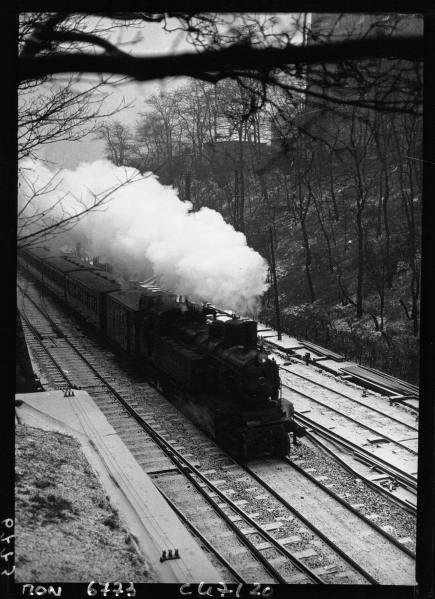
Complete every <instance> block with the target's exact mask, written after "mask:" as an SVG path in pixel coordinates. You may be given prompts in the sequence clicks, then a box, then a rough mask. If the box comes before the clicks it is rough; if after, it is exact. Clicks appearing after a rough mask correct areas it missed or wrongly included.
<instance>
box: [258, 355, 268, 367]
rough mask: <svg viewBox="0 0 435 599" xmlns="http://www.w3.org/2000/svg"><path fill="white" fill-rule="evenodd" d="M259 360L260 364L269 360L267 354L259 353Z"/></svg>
mask: <svg viewBox="0 0 435 599" xmlns="http://www.w3.org/2000/svg"><path fill="white" fill-rule="evenodd" d="M257 360H258V361H259V362H260V364H264V363H265V362H267V354H265V353H259V354H258V356H257Z"/></svg>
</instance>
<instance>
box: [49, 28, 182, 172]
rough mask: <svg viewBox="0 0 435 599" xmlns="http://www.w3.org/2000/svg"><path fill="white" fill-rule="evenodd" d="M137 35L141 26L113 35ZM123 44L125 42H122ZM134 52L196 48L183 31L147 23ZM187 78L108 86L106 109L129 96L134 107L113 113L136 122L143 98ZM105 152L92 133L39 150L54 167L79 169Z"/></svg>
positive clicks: (122, 39) (125, 38) (116, 40)
mask: <svg viewBox="0 0 435 599" xmlns="http://www.w3.org/2000/svg"><path fill="white" fill-rule="evenodd" d="M136 35H137V30H130V31H129V30H127V29H126V28H123V31H122V34H121V36H118V38H112V41H113V42H114V43H119V42H121V43H126V42H128V41H130V40H132V39H134V37H135V36H136ZM121 47H122V46H121ZM128 47H129V48H131V49H132V52H133V53H134V54H147V55H156V54H166V53H177V52H178V53H180V52H188V51H192V46H191V45H190V44H189V43H188V42H187V41H186V40H185V38H184V35H183V36H182V35H180V33H168V32H166V31H165V30H164V29H163V27H162V26H161V25H159V24H147V23H146V24H145V25H144V27H143V29H142V32H141V39H140V40H139V41H137V42H136V43H135V44H134V45H132V46H128ZM184 81H185V78H175V77H172V78H168V79H164V80H156V81H153V82H144V83H142V82H135V81H133V82H130V83H123V84H122V85H119V86H106V87H105V90H104V91H107V92H109V93H110V94H111V95H110V97H109V98H107V100H105V102H104V107H105V110H107V111H108V112H110V111H111V110H113V109H115V108H116V107H117V106H118V105H119V104H120V102H121V101H122V100H123V99H125V103H126V104H128V105H130V104H131V107H129V108H126V109H124V110H123V111H122V112H120V113H119V114H118V115H116V116H114V117H112V118H117V119H119V120H121V121H122V122H123V123H125V124H131V125H134V123H135V122H136V118H137V114H138V112H139V111H141V110H143V108H144V106H143V99H144V98H145V97H146V96H149V95H150V94H153V93H158V92H160V91H166V90H168V89H172V88H173V87H175V86H177V85H181V84H182V83H183V82H184ZM103 155H104V143H103V142H102V141H99V140H95V139H94V138H93V136H92V135H88V136H86V137H85V138H83V139H82V140H80V141H73V142H71V141H64V142H57V143H54V144H47V145H46V146H44V147H43V148H41V150H40V151H39V156H40V157H41V158H42V159H45V160H47V161H48V166H49V168H51V169H52V170H55V169H56V167H62V168H69V169H75V168H77V166H78V165H79V164H80V163H91V162H94V161H96V160H99V159H101V158H102V157H103Z"/></svg>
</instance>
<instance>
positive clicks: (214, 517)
mask: <svg viewBox="0 0 435 599" xmlns="http://www.w3.org/2000/svg"><path fill="white" fill-rule="evenodd" d="M26 301H27V300H26ZM32 305H33V306H34V307H33V308H30V306H28V303H26V313H27V316H29V310H36V306H35V304H32ZM44 318H45V319H46V320H44ZM47 318H50V317H49V316H48V315H47V314H46V315H43V314H42V313H41V312H39V316H38V315H37V314H33V315H32V317H31V319H32V320H34V319H36V320H38V319H39V321H38V322H37V323H36V326H35V324H34V323H30V322H29V324H30V325H31V327H33V329H32V328H31V327H29V328H28V329H27V331H26V334H27V335H30V334H32V335H36V337H35V338H34V341H33V344H34V345H35V344H36V343H39V344H40V346H42V347H41V350H40V351H41V352H43V355H44V357H45V359H46V360H48V357H47V356H49V358H50V359H51V358H54V360H55V362H56V364H54V366H55V368H56V373H55V374H56V376H54V373H52V375H51V376H52V380H53V382H54V384H56V385H57V386H64V387H67V386H68V387H69V386H71V384H75V385H76V386H80V387H81V388H82V389H86V390H87V391H88V393H89V394H90V395H91V397H93V399H94V401H95V403H96V404H97V405H98V406H99V407H100V409H101V410H102V412H103V413H104V414H105V415H106V418H107V419H108V420H109V422H110V423H111V424H112V426H113V427H114V428H115V430H116V431H117V432H118V434H119V435H120V437H121V438H122V439H123V440H124V442H125V443H126V445H127V446H128V447H129V448H130V450H131V451H132V453H133V454H134V455H135V456H136V459H137V460H138V462H139V463H140V464H141V465H142V467H143V468H144V469H145V470H146V471H147V472H148V474H149V475H150V476H151V477H152V478H153V479H154V482H155V484H156V486H157V487H158V488H159V489H160V491H161V492H162V494H163V495H164V496H165V498H166V499H167V500H168V501H170V502H171V503H172V504H174V507H175V508H176V509H177V510H178V511H179V512H180V514H183V517H184V519H185V520H186V521H187V522H188V523H189V524H190V526H191V527H192V528H193V533H194V534H197V535H198V536H199V535H201V536H202V537H203V543H204V544H205V545H206V546H207V547H208V550H209V551H212V552H214V553H215V555H216V558H217V559H218V560H219V561H220V563H221V564H223V567H224V568H225V569H226V572H228V571H229V574H227V580H228V581H229V582H232V581H233V580H236V581H239V582H254V581H256V580H259V579H260V578H261V580H262V582H265V583H266V582H272V583H273V582H281V583H284V582H285V583H296V582H304V583H317V584H328V583H335V584H337V583H340V582H341V583H346V584H397V581H398V580H399V579H400V577H401V576H407V577H408V584H409V583H410V582H409V580H410V578H409V577H412V576H413V575H412V572H413V557H412V555H409V554H407V553H406V551H401V549H400V548H398V547H397V546H396V545H395V544H394V543H391V542H389V541H388V543H387V545H386V547H388V548H389V550H390V551H392V552H393V555H392V556H390V564H391V560H392V561H393V562H394V563H395V564H399V566H398V571H397V573H395V574H394V576H391V574H387V573H386V572H381V571H379V567H378V566H377V567H375V566H373V569H374V573H371V572H370V571H367V570H366V569H364V568H361V567H360V566H359V564H358V563H357V562H356V561H355V560H353V559H352V557H350V556H349V555H347V554H346V552H344V551H342V550H341V549H340V548H339V547H338V546H336V545H335V543H334V542H333V541H331V539H330V538H329V537H327V536H325V535H324V534H323V533H321V532H320V531H319V530H318V529H317V528H316V526H314V525H313V524H312V523H311V522H310V521H309V519H307V518H306V516H304V515H302V513H299V512H297V511H296V510H295V509H294V508H292V506H290V504H288V503H287V502H286V501H283V499H282V497H280V496H279V495H278V494H277V493H276V492H275V491H274V490H273V488H272V486H271V485H269V484H266V482H265V481H263V482H261V486H260V487H259V488H258V494H257V490H256V489H255V487H253V486H252V485H253V482H255V481H253V478H252V477H253V476H254V473H253V471H252V472H251V473H249V472H247V471H246V470H243V468H242V467H241V466H239V465H238V464H236V463H235V462H233V460H232V459H231V458H229V457H228V456H227V455H226V454H225V453H224V452H223V451H222V450H220V449H219V448H218V447H217V446H216V445H215V444H214V443H213V442H212V441H211V440H210V439H209V438H207V437H206V436H205V435H203V434H202V433H200V432H199V431H198V430H197V429H196V428H195V427H194V426H193V425H192V424H191V423H190V422H189V421H188V420H186V419H185V418H184V417H183V416H182V415H181V414H180V413H179V412H178V411H177V410H176V409H175V408H174V407H173V406H172V405H171V404H169V403H168V402H166V400H164V399H163V398H162V397H161V396H160V395H159V394H158V393H157V392H156V391H155V390H153V389H150V388H149V387H148V385H145V384H143V383H139V384H138V383H137V382H134V383H131V381H130V380H126V379H125V376H124V377H122V374H121V375H119V373H118V372H117V370H118V369H117V368H112V372H107V370H108V367H107V363H106V365H104V357H105V356H104V352H103V355H101V352H99V351H98V350H96V348H95V347H93V348H91V349H89V347H88V346H89V345H90V342H89V341H87V340H84V339H83V337H82V338H79V339H76V338H74V335H73V336H71V338H70V337H69V336H68V333H67V332H66V331H65V332H64V331H62V330H60V329H59V328H58V324H56V322H54V321H53V320H52V319H49V320H47ZM73 328H74V327H70V329H73ZM49 344H51V345H49ZM41 355H42V354H41ZM54 366H53V367H54ZM47 367H48V362H47ZM102 367H103V368H104V369H105V370H106V372H105V375H106V376H103V375H102V374H101V373H100V372H99V370H101V368H102ZM62 373H63V374H62ZM109 377H111V378H110V380H109ZM62 378H63V380H62V381H61V379H62ZM168 425H170V426H168ZM183 443H184V445H183ZM186 445H189V447H186ZM195 449H196V451H195ZM190 451H194V452H195V453H192V454H190V453H189V452H190ZM198 456H200V457H198ZM222 475H224V476H225V478H222ZM255 476H258V474H255ZM256 482H257V483H258V482H259V480H258V478H257V479H256ZM287 484H288V481H287ZM227 487H229V488H227ZM254 491H255V493H254ZM319 533H320V534H319ZM380 536H381V535H380ZM200 538H201V537H200ZM387 540H388V539H387ZM382 543H383V545H385V543H386V539H385V536H383V537H382ZM313 547H314V548H315V549H313ZM384 551H385V548H384ZM397 552H399V553H397ZM228 566H231V568H228ZM389 570H390V571H391V567H389ZM228 577H230V578H228ZM398 577H399V578H398ZM387 581H388V582H387Z"/></svg>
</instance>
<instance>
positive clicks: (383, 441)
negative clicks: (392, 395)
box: [283, 377, 418, 505]
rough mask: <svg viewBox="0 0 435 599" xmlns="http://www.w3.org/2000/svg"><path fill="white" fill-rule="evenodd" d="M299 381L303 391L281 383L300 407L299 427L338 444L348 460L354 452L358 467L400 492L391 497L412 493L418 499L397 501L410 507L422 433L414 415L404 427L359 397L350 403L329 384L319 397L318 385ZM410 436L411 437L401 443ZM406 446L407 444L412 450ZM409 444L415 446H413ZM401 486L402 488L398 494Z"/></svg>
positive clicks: (379, 481) (291, 399) (303, 379)
mask: <svg viewBox="0 0 435 599" xmlns="http://www.w3.org/2000/svg"><path fill="white" fill-rule="evenodd" d="M301 378H302V382H303V385H304V387H303V390H302V389H301V388H300V386H299V385H296V384H294V383H293V384H292V385H289V384H287V383H283V389H284V392H283V396H284V397H285V398H287V399H289V400H290V401H292V402H293V403H294V404H295V405H297V406H298V415H297V420H298V421H299V423H301V424H303V425H304V426H307V427H309V429H311V430H312V431H315V432H316V434H317V435H321V436H322V437H323V438H325V439H327V440H328V441H330V442H332V443H334V446H335V447H338V448H340V447H341V448H343V449H344V450H345V451H346V453H347V455H349V452H350V455H351V456H353V458H355V459H357V460H358V461H359V462H360V463H361V462H363V463H364V464H365V465H366V466H370V467H371V468H372V469H374V470H376V472H375V476H376V477H377V480H378V484H379V485H383V486H387V485H388V486H389V487H395V489H394V491H396V492H395V493H391V495H392V496H394V497H397V495H398V494H400V492H401V491H402V489H403V490H406V492H411V494H413V495H414V497H411V498H408V499H406V498H405V499H404V500H403V501H401V500H400V497H398V500H399V502H401V503H402V505H405V504H406V503H408V505H409V504H410V505H412V503H413V500H415V495H416V489H417V478H416V472H417V455H418V454H417V446H416V441H417V439H416V435H417V434H418V430H417V428H416V427H415V426H414V425H413V424H411V422H410V416H409V415H408V414H406V413H404V416H405V417H404V422H401V421H400V420H399V419H398V418H396V417H395V416H394V417H392V415H391V414H384V413H382V411H381V410H378V409H376V410H375V411H372V410H371V408H370V407H367V406H365V405H364V404H362V405H361V402H359V400H356V399H355V398H349V399H350V400H351V401H348V396H347V395H345V394H343V393H340V392H337V391H336V390H335V389H331V388H328V387H327V386H325V385H323V389H326V390H327V391H325V392H324V393H323V394H319V393H318V392H317V388H316V385H317V383H315V382H311V381H307V380H306V377H301ZM314 395H315V397H314ZM319 395H320V397H319ZM355 404H356V405H357V407H356V408H355V407H354V405H355ZM358 404H360V405H358ZM349 412H351V414H349ZM406 417H408V421H406ZM374 418H375V419H376V420H375V421H374ZM391 423H393V424H391ZM387 430H388V431H391V432H390V434H387V432H386V431H387ZM406 435H407V437H408V438H407V439H406V438H405V439H403V437H405V436H406ZM410 435H411V438H410ZM400 437H402V440H401V439H400ZM403 441H407V442H408V445H406V444H405V443H404V442H403ZM410 441H411V442H412V443H413V444H414V446H411V447H410V446H409V444H410ZM399 484H400V486H401V489H398V487H399ZM392 490H393V489H390V491H392ZM402 494H403V493H402Z"/></svg>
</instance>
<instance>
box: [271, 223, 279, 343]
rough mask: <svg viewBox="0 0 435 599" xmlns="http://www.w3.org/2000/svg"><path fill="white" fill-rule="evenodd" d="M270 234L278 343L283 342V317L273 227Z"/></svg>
mask: <svg viewBox="0 0 435 599" xmlns="http://www.w3.org/2000/svg"><path fill="white" fill-rule="evenodd" d="M269 233H270V253H271V256H272V277H273V288H274V290H275V312H276V330H277V333H278V341H281V317H280V315H279V300H278V284H277V282H276V268H275V252H274V249H273V235H272V227H270V229H269Z"/></svg>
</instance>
